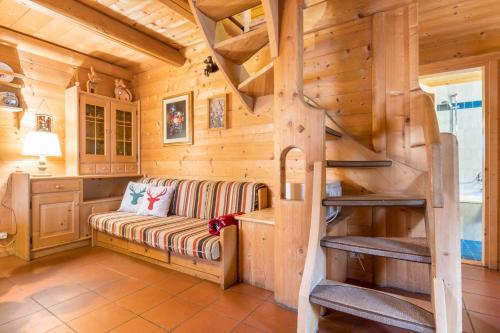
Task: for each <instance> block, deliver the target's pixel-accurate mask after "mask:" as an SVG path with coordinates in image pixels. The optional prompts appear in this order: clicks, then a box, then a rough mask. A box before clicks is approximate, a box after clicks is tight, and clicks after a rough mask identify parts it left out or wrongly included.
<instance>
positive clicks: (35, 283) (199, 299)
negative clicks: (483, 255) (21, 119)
mask: <svg viewBox="0 0 500 333" xmlns="http://www.w3.org/2000/svg"><path fill="white" fill-rule="evenodd" d="M463 275H464V279H463V289H464V301H465V308H466V310H465V311H464V331H466V332H468V333H490V332H500V272H493V271H488V270H483V269H481V268H476V267H471V266H464V268H463ZM329 317H330V319H334V320H333V321H323V322H322V328H321V330H320V331H321V332H342V333H344V332H353V333H354V332H358V333H361V332H366V333H368V332H370V333H377V332H380V333H382V332H403V331H402V330H398V329H395V328H391V327H387V326H383V325H379V324H376V323H371V322H368V321H363V320H360V319H359V318H353V317H349V316H344V315H339V314H335V313H334V314H331V315H330V316H329ZM295 330H296V314H295V313H293V312H290V311H287V310H285V309H283V308H281V307H279V306H278V305H276V304H275V303H274V302H273V299H272V294H271V293H270V292H269V291H265V290H262V289H258V288H255V287H251V286H248V285H245V284H239V285H237V286H235V287H232V288H230V289H228V290H226V291H221V290H220V289H219V287H218V286H217V285H215V284H213V283H209V282H206V281H203V280H200V279H197V278H193V277H191V276H187V275H184V274H181V273H177V272H174V271H170V270H167V269H163V268H160V267H157V266H154V265H150V264H148V263H145V262H142V261H138V260H134V259H132V258H130V257H127V256H124V255H120V254H117V253H114V252H111V251H107V250H104V249H99V248H97V249H93V250H89V249H84V250H74V251H70V252H65V253H63V254H58V255H54V256H51V257H46V258H44V259H41V260H37V261H35V262H32V263H30V264H26V263H25V262H23V261H22V260H19V259H17V258H15V257H8V258H1V259H0V333H3V332H5V333H16V332H27V333H37V332H53V333H55V332H57V333H65V332H92V333H99V332H121V333H123V332H131V333H147V332H152V333H154V332H170V331H173V332H194V333H195V332H204V333H205V332H214V333H215V332H216V333H219V332H237V333H244V332H284V333H289V332H294V331H295Z"/></svg>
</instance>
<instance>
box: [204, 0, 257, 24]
mask: <svg viewBox="0 0 500 333" xmlns="http://www.w3.org/2000/svg"><path fill="white" fill-rule="evenodd" d="M195 4H196V7H197V8H198V9H199V10H200V11H201V12H202V13H203V14H205V15H207V16H208V17H210V18H211V19H213V20H215V21H220V20H222V19H225V18H228V17H230V16H233V15H236V14H239V13H241V12H243V11H245V10H247V9H250V8H253V7H255V6H258V5H260V4H261V0H196V2H195Z"/></svg>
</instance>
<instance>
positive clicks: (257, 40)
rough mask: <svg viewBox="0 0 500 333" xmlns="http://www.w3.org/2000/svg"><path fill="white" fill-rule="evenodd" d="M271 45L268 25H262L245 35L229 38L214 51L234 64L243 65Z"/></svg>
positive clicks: (216, 45) (216, 46)
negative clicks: (268, 44)
mask: <svg viewBox="0 0 500 333" xmlns="http://www.w3.org/2000/svg"><path fill="white" fill-rule="evenodd" d="M267 43H269V35H268V33H267V29H266V25H265V24H261V25H260V26H258V27H257V28H256V29H253V30H251V31H249V32H246V33H244V34H241V35H238V36H235V37H232V38H228V39H226V40H223V41H221V42H219V43H217V44H215V45H214V50H215V51H216V52H217V53H219V54H220V55H222V56H223V57H225V58H227V59H229V60H231V61H232V62H234V63H236V64H239V65H241V64H242V63H244V62H245V61H247V60H248V59H250V57H252V56H253V55H254V54H255V53H256V52H257V51H258V50H260V49H261V48H263V47H264V46H265V45H266V44H267Z"/></svg>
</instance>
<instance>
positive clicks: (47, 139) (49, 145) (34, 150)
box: [22, 131, 61, 177]
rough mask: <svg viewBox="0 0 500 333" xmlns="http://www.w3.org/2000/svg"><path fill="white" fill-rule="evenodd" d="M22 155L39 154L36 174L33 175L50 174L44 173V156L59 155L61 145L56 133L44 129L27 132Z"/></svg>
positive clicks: (45, 167) (45, 175)
mask: <svg viewBox="0 0 500 333" xmlns="http://www.w3.org/2000/svg"><path fill="white" fill-rule="evenodd" d="M22 154H23V155H25V156H39V159H38V170H39V173H38V174H32V175H31V176H33V177H47V176H51V175H50V174H48V173H46V170H47V159H46V156H61V147H60V146H59V137H58V136H57V134H56V133H51V132H46V131H34V132H29V133H28V135H27V137H26V141H24V146H23V152H22Z"/></svg>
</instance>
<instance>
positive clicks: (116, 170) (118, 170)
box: [111, 163, 125, 173]
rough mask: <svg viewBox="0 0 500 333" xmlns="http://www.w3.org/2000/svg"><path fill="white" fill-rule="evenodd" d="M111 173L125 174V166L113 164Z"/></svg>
mask: <svg viewBox="0 0 500 333" xmlns="http://www.w3.org/2000/svg"><path fill="white" fill-rule="evenodd" d="M111 171H112V173H125V164H121V163H113V164H111Z"/></svg>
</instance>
